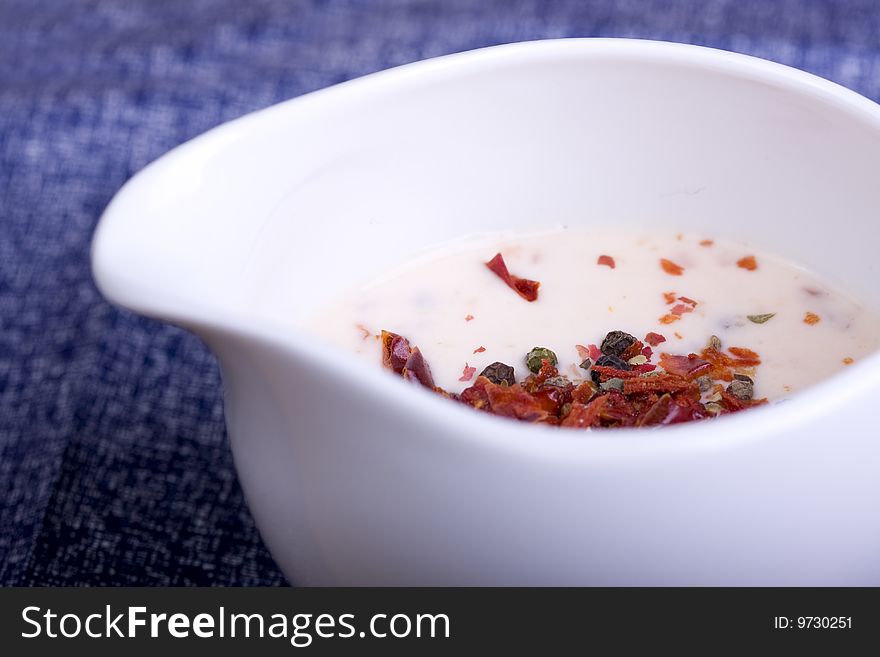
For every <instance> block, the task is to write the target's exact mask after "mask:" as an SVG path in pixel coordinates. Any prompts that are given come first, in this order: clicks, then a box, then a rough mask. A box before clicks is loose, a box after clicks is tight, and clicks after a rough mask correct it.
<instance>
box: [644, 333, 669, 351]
mask: <svg viewBox="0 0 880 657" xmlns="http://www.w3.org/2000/svg"><path fill="white" fill-rule="evenodd" d="M645 342H647V343H648V344H649V345H651V346H652V347H656V346H657V345H658V344H660V343H661V342H666V338H665V337H663V336H662V335H660V334H659V333H654V332H653V331H651V332H650V333H648V335H646V336H645Z"/></svg>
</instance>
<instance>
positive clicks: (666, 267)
mask: <svg viewBox="0 0 880 657" xmlns="http://www.w3.org/2000/svg"><path fill="white" fill-rule="evenodd" d="M660 267H661V268H662V269H663V271H665V272H666V273H667V274H669V275H670V276H681V275H682V274H683V273H684V267H682V266H681V265H677V264H675V263H674V262H672V260H667V259H666V258H660Z"/></svg>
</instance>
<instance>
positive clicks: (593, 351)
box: [587, 344, 602, 362]
mask: <svg viewBox="0 0 880 657" xmlns="http://www.w3.org/2000/svg"><path fill="white" fill-rule="evenodd" d="M587 349H589V350H590V358H592V359H593V362H595V361H597V360H599V358H600V357H601V356H602V350H601V349H599V347H597V346H596V345H594V344H588V345H587Z"/></svg>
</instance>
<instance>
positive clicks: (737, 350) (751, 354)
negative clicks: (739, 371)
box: [727, 347, 761, 365]
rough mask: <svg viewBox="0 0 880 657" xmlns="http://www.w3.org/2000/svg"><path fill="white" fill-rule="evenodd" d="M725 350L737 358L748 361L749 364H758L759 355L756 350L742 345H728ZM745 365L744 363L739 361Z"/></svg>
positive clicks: (759, 361) (759, 362) (759, 360)
mask: <svg viewBox="0 0 880 657" xmlns="http://www.w3.org/2000/svg"><path fill="white" fill-rule="evenodd" d="M727 351H729V352H730V353H732V354H733V355H734V356H736V357H737V358H739V359H740V360H741V361H750V362H749V363H748V364H749V365H760V364H761V357H760V356H759V355H758V353H757V352H755V351H752V350H751V349H746V348H744V347H730V348H729V349H728V350H727ZM741 364H742V365H745V363H741Z"/></svg>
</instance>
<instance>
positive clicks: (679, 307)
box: [669, 303, 694, 316]
mask: <svg viewBox="0 0 880 657" xmlns="http://www.w3.org/2000/svg"><path fill="white" fill-rule="evenodd" d="M669 312H670V313H672V314H673V315H679V316H681V315H684V314H685V313H692V312H694V307H693V306H689V305H687V304H684V303H677V304H675V305H674V306H673V307H672V310H670V311H669Z"/></svg>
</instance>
